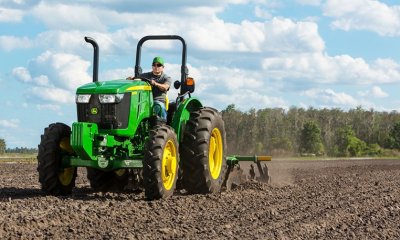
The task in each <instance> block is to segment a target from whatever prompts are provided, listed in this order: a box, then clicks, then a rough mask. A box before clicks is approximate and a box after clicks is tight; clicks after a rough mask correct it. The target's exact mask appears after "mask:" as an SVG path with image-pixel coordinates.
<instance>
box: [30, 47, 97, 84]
mask: <svg viewBox="0 0 400 240" xmlns="http://www.w3.org/2000/svg"><path fill="white" fill-rule="evenodd" d="M89 66H90V62H88V61H85V60H82V59H81V58H80V57H79V56H76V55H72V54H67V53H53V52H50V51H46V52H44V53H42V54H41V55H40V56H38V57H37V58H36V59H33V60H31V61H30V63H29V65H28V69H29V72H30V74H31V75H32V76H34V77H36V79H38V78H37V77H41V78H42V79H43V78H44V77H47V78H48V80H46V81H48V82H49V85H52V86H55V87H61V88H65V89H66V90H69V91H75V89H76V88H77V87H78V86H81V85H83V84H85V83H88V82H90V80H91V77H90V76H89V75H88V72H87V71H88V68H89ZM41 83H43V81H41Z"/></svg>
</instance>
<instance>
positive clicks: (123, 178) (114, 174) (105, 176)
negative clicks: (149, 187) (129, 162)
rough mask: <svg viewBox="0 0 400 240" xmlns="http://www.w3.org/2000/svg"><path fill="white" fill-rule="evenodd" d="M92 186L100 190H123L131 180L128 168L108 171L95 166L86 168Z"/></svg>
mask: <svg viewBox="0 0 400 240" xmlns="http://www.w3.org/2000/svg"><path fill="white" fill-rule="evenodd" d="M86 171H87V178H88V180H89V183H90V187H91V188H93V189H94V190H95V191H98V192H122V191H124V190H125V187H126V186H127V185H128V182H129V174H128V169H119V170H116V171H111V172H106V171H103V170H99V169H95V168H86Z"/></svg>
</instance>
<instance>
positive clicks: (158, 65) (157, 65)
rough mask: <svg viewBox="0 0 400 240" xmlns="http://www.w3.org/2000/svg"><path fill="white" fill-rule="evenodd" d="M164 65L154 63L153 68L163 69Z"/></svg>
mask: <svg viewBox="0 0 400 240" xmlns="http://www.w3.org/2000/svg"><path fill="white" fill-rule="evenodd" d="M162 66H163V65H162V64H159V63H153V67H162Z"/></svg>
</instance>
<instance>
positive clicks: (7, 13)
mask: <svg viewBox="0 0 400 240" xmlns="http://www.w3.org/2000/svg"><path fill="white" fill-rule="evenodd" d="M23 15H24V12H23V11H21V10H18V9H10V8H2V7H0V22H20V21H21V20H22V18H23Z"/></svg>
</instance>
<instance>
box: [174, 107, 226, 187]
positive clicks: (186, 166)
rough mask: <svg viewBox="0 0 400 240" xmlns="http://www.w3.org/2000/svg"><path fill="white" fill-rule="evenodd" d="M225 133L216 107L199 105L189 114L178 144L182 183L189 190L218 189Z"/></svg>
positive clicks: (224, 164)
mask: <svg viewBox="0 0 400 240" xmlns="http://www.w3.org/2000/svg"><path fill="white" fill-rule="evenodd" d="M225 136H226V133H225V126H224V121H223V120H222V117H221V115H220V114H219V113H218V112H217V110H215V109H213V108H201V109H199V110H198V111H194V112H192V113H191V114H190V119H189V121H188V122H187V124H186V127H185V131H184V136H183V142H182V144H181V157H182V166H183V185H184V187H185V189H186V190H187V191H188V192H189V193H215V192H218V191H219V190H220V189H221V185H222V183H223V181H224V177H225V172H226V160H225V149H226V141H225V138H226V137H225Z"/></svg>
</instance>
